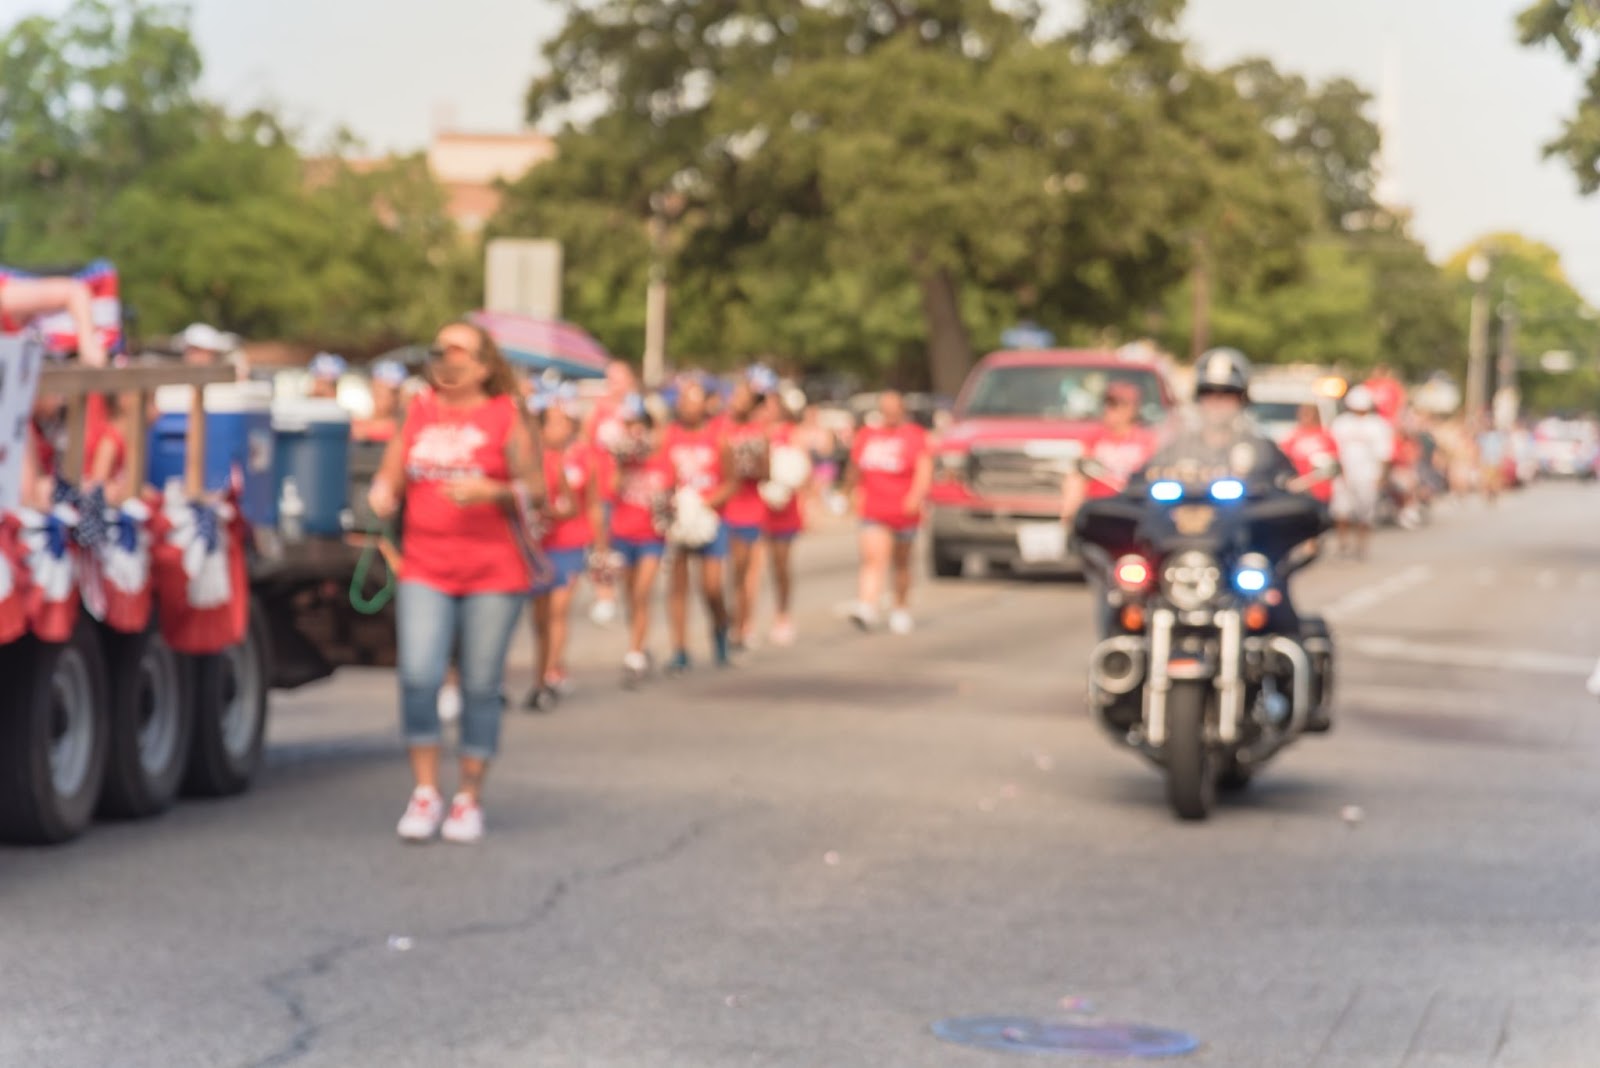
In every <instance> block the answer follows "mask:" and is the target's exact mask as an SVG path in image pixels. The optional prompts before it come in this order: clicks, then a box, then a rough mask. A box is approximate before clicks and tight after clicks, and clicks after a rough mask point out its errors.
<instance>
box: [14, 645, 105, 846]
mask: <svg viewBox="0 0 1600 1068" xmlns="http://www.w3.org/2000/svg"><path fill="white" fill-rule="evenodd" d="M97 631H98V628H97V626H96V624H95V623H94V622H92V621H91V620H89V619H87V618H85V619H83V620H81V621H80V622H79V624H78V628H77V630H75V631H74V632H73V634H72V638H71V639H70V640H69V641H68V642H67V643H66V644H64V645H59V646H57V645H46V644H43V643H41V642H39V641H36V640H35V639H33V638H31V637H29V638H23V639H22V640H20V641H17V642H13V643H11V644H10V645H8V646H6V647H5V648H4V649H3V650H0V677H3V678H4V679H5V680H6V683H5V686H4V689H3V690H0V840H3V841H8V842H26V843H39V844H49V843H55V842H65V841H67V840H68V839H70V838H74V837H76V836H77V835H79V834H81V833H82V832H83V830H84V829H85V828H86V827H88V826H89V821H90V820H91V819H93V818H94V811H95V805H96V803H97V802H98V801H99V799H100V790H101V786H102V783H103V782H104V779H105V765H106V753H107V748H108V746H107V741H108V739H107V734H108V733H109V732H108V722H109V709H108V707H107V706H108V705H109V703H110V700H109V693H108V686H107V682H106V666H105V658H104V656H103V655H102V653H101V649H100V635H99V634H98V633H97Z"/></svg>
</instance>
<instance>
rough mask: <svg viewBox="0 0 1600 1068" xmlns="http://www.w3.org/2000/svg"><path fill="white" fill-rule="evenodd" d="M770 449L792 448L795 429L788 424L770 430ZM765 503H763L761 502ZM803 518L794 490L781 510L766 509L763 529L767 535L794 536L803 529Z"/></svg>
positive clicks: (798, 495) (797, 494) (797, 493)
mask: <svg viewBox="0 0 1600 1068" xmlns="http://www.w3.org/2000/svg"><path fill="white" fill-rule="evenodd" d="M768 436H769V438H770V440H771V442H772V447H773V448H777V447H779V446H780V445H782V446H793V445H794V441H795V428H794V426H793V425H791V424H789V423H779V424H778V425H777V426H774V427H773V428H772V431H771V433H770V434H769V435H768ZM763 503H765V502H763ZM805 525H806V524H805V516H804V515H803V514H802V513H801V511H800V491H799V490H796V491H795V494H794V496H792V497H790V498H789V503H788V504H787V505H785V506H784V507H782V508H779V509H776V510H774V509H773V508H771V507H768V508H767V518H766V520H765V521H764V524H763V526H764V528H765V529H766V531H767V532H768V533H769V534H796V533H799V532H800V531H801V530H804V529H805Z"/></svg>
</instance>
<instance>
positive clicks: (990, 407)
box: [929, 349, 1174, 578]
mask: <svg viewBox="0 0 1600 1068" xmlns="http://www.w3.org/2000/svg"><path fill="white" fill-rule="evenodd" d="M1117 381H1121V382H1130V383H1132V384H1134V385H1135V386H1137V387H1138V389H1139V394H1140V396H1141V397H1142V398H1143V402H1142V404H1141V405H1140V417H1141V418H1142V419H1143V420H1144V422H1145V423H1147V424H1149V425H1151V426H1157V425H1160V424H1162V423H1164V422H1165V421H1166V419H1167V417H1168V416H1169V415H1170V413H1171V411H1172V408H1173V404H1174V394H1173V390H1172V386H1171V383H1170V382H1169V381H1168V379H1167V375H1166V371H1165V369H1164V368H1163V366H1162V365H1161V364H1159V363H1157V362H1156V361H1155V360H1152V359H1151V358H1149V357H1148V356H1144V355H1130V354H1123V353H1118V352H1107V351H1084V350H1063V349H1039V350H1025V351H1012V352H996V353H994V354H992V355H990V356H988V357H986V358H985V359H984V360H983V361H982V362H981V363H979V364H978V366H977V367H975V368H974V369H973V371H972V374H971V375H969V376H968V377H967V381H966V384H965V385H964V386H963V387H962V390H961V395H960V397H958V398H957V400H956V406H955V411H954V413H953V415H954V421H953V422H952V423H951V425H950V427H949V428H948V429H947V430H946V431H945V432H944V434H943V435H942V436H941V438H940V441H939V444H938V446H937V452H936V455H935V461H936V462H935V468H934V471H935V474H934V483H933V488H932V491H931V492H930V494H929V503H930V504H931V506H932V509H931V510H932V523H931V528H932V529H931V533H932V538H931V545H930V548H931V561H930V562H931V566H932V570H933V573H934V575H936V576H938V577H939V578H956V577H958V576H960V575H961V574H962V573H963V570H964V566H965V563H966V560H967V559H968V558H969V557H972V556H978V557H981V558H983V559H984V560H985V561H986V562H987V563H988V564H990V565H1000V566H1002V567H1006V568H1009V569H1011V570H1012V571H1056V572H1073V571H1077V570H1079V569H1080V566H1081V565H1080V562H1079V561H1077V560H1075V559H1073V557H1072V555H1071V553H1070V551H1069V550H1068V547H1067V538H1066V528H1065V527H1064V525H1063V524H1062V522H1061V483H1062V479H1063V477H1064V476H1065V475H1066V473H1067V471H1068V470H1069V469H1070V468H1071V466H1072V465H1073V464H1074V463H1076V462H1077V459H1078V457H1079V456H1080V455H1081V454H1082V451H1083V443H1084V441H1085V440H1086V439H1087V438H1088V437H1089V436H1090V435H1091V434H1093V433H1094V431H1095V429H1096V427H1097V426H1098V425H1099V419H1100V410H1101V401H1102V398H1103V397H1104V395H1105V389H1106V386H1107V385H1108V384H1109V383H1111V382H1117Z"/></svg>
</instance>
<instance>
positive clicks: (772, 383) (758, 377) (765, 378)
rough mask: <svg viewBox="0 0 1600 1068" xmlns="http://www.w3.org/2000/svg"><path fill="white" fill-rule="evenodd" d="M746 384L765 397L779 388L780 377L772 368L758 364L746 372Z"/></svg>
mask: <svg viewBox="0 0 1600 1068" xmlns="http://www.w3.org/2000/svg"><path fill="white" fill-rule="evenodd" d="M745 382H746V383H747V384H748V385H749V386H750V389H751V390H752V391H754V392H756V393H758V394H760V395H761V396H763V397H764V396H766V395H767V394H768V393H771V392H772V391H773V390H775V389H777V388H778V375H777V373H776V372H774V371H773V370H772V368H770V367H766V366H763V365H762V364H759V363H758V364H756V365H755V366H754V367H752V368H750V370H748V371H746V372H745Z"/></svg>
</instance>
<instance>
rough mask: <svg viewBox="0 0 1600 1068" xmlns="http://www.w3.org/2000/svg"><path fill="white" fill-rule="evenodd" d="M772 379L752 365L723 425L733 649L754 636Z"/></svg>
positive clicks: (768, 461) (775, 380)
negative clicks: (729, 486) (727, 476)
mask: <svg viewBox="0 0 1600 1068" xmlns="http://www.w3.org/2000/svg"><path fill="white" fill-rule="evenodd" d="M777 386H778V378H777V376H776V375H774V374H773V373H772V372H771V371H769V370H767V369H766V368H765V367H754V368H751V369H750V371H749V372H748V373H747V374H746V375H745V377H744V379H743V380H742V381H741V382H740V383H739V384H738V385H737V386H735V387H734V390H733V396H732V397H731V398H730V399H729V402H728V418H727V420H726V422H725V423H724V424H723V426H724V434H725V435H726V440H727V445H728V455H729V458H730V460H731V461H732V464H733V470H732V471H731V472H730V474H731V476H732V479H733V491H732V492H731V493H730V494H729V495H728V502H727V503H726V504H725V505H723V507H722V521H723V523H724V524H725V525H726V526H727V528H728V546H729V555H730V556H731V558H732V563H733V613H732V614H733V648H734V650H735V651H738V650H741V649H744V648H746V647H747V646H748V645H749V644H750V639H751V638H752V637H753V636H754V634H753V632H754V630H755V622H756V601H757V599H758V598H759V597H760V596H761V531H762V527H763V525H764V524H765V523H766V519H767V502H766V501H764V500H762V499H761V483H763V482H765V481H766V480H767V475H768V474H769V473H770V471H771V466H770V465H771V453H770V446H769V444H768V442H767V415H766V403H767V395H768V394H770V393H773V392H775V391H776V390H777Z"/></svg>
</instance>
